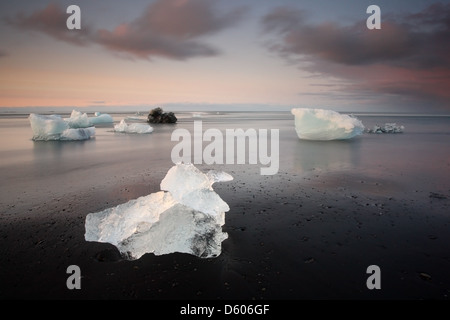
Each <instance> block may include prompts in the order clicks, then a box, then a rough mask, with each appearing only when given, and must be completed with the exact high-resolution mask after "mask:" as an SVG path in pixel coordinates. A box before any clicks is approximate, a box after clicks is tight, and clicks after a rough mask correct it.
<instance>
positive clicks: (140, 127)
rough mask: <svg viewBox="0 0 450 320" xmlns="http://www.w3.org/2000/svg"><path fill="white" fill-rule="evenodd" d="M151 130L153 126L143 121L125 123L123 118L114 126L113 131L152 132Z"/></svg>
mask: <svg viewBox="0 0 450 320" xmlns="http://www.w3.org/2000/svg"><path fill="white" fill-rule="evenodd" d="M153 130H154V129H153V127H151V126H150V125H148V124H145V123H131V124H127V122H126V121H125V119H122V120H121V121H120V123H119V124H116V125H115V126H114V131H116V132H121V133H152V132H153Z"/></svg>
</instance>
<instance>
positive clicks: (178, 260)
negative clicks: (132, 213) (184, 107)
mask: <svg viewBox="0 0 450 320" xmlns="http://www.w3.org/2000/svg"><path fill="white" fill-rule="evenodd" d="M207 121H208V120H207V119H204V123H208V125H209V126H211V127H215V126H216V127H217V126H218V127H219V128H225V127H227V126H230V123H225V124H223V123H220V124H218V123H216V122H214V121H212V122H207ZM446 121H448V120H446ZM242 123H244V122H242ZM242 123H238V124H237V125H233V127H235V126H237V127H239V126H240V125H241V124H242ZM177 125H178V126H179V127H183V126H187V127H189V126H190V125H191V122H190V120H189V121H188V120H186V121H185V122H183V120H182V121H180V123H179V124H177ZM247 126H248V127H252V126H254V127H259V126H260V127H268V128H271V127H275V126H277V127H279V128H280V170H279V172H278V173H277V174H276V175H273V176H261V175H260V174H259V168H260V166H259V165H248V164H245V165H213V166H207V165H199V166H198V168H199V169H201V170H202V171H206V170H209V169H219V170H223V171H226V172H228V173H230V174H231V175H232V176H233V177H234V180H233V181H230V182H223V183H218V184H217V185H214V190H215V191H216V192H217V193H218V194H219V195H220V196H221V197H222V199H223V200H225V201H226V202H227V203H228V205H229V206H230V211H229V212H227V213H226V223H225V225H224V226H223V231H224V232H227V233H228V239H226V240H225V241H224V242H223V243H222V253H221V255H220V256H218V257H216V258H211V259H201V258H198V257H195V256H192V255H189V254H182V253H174V254H169V255H163V256H155V255H153V254H146V255H144V256H143V257H142V258H140V259H139V260H134V261H128V260H124V259H122V258H121V256H120V254H119V252H118V251H117V249H116V248H115V247H114V246H113V245H110V244H107V243H96V242H87V241H85V240H84V232H85V228H84V223H85V218H86V215H87V214H88V213H91V212H97V211H100V210H103V209H106V208H108V207H112V206H116V205H118V204H121V203H124V202H126V201H128V200H131V199H135V198H137V197H139V196H143V195H147V194H149V193H152V192H156V191H159V190H160V186H159V184H160V182H161V180H162V179H163V178H164V176H165V174H166V172H167V170H168V169H169V168H170V167H171V166H172V165H173V164H172V163H170V150H171V148H172V146H173V143H163V142H162V141H166V140H164V139H168V141H169V142H170V132H171V131H172V130H173V127H170V126H159V127H158V126H156V127H155V132H154V133H152V134H151V136H146V137H137V136H134V137H132V138H130V137H129V136H123V135H122V136H115V134H114V133H111V132H110V130H111V129H110V128H100V129H99V130H98V131H97V137H96V138H95V140H94V141H86V142H76V143H71V144H65V145H61V144H60V143H58V142H49V143H47V142H32V141H29V143H31V144H33V147H32V148H33V151H34V152H35V158H34V159H32V160H30V161H27V162H26V163H17V164H14V163H6V164H5V163H4V165H3V166H2V174H3V177H4V178H3V181H2V199H1V200H2V202H1V208H2V209H1V211H2V212H1V215H0V235H1V240H2V241H1V245H0V256H1V270H2V271H1V274H0V298H1V299H13V300H17V299H19V300H23V299H24V300H36V299H38V300H54V299H57V300H77V299H95V300H111V299H119V300H140V299H142V300H144V299H145V300H157V301H162V300H169V301H177V302H182V301H184V300H186V301H192V300H198V301H200V300H213V301H216V300H242V301H244V300H248V301H253V300H258V301H270V300H423V299H424V300H430V299H432V300H448V299H449V297H450V273H449V271H448V270H450V245H449V243H450V232H449V230H450V216H449V212H450V211H449V185H448V179H447V178H448V177H449V170H448V168H449V165H450V163H449V158H448V157H447V158H446V157H442V154H444V155H448V152H449V151H448V142H447V144H445V143H446V142H445V137H448V132H446V133H444V135H443V137H444V138H443V140H439V139H438V141H444V142H439V143H440V145H439V143H438V145H432V147H433V148H436V150H440V151H441V152H442V154H440V153H439V152H437V153H434V154H430V155H429V157H430V158H429V159H432V158H433V157H436V158H439V159H441V162H440V163H439V164H437V165H436V166H438V168H437V169H438V170H441V171H440V172H441V173H442V176H441V179H440V180H439V181H438V180H436V179H435V178H434V176H433V174H434V173H435V170H432V171H433V173H432V174H428V173H427V170H428V169H427V168H423V170H422V172H419V169H418V168H420V166H421V163H427V162H428V160H429V159H428V158H425V159H424V160H420V161H421V162H420V161H419V160H417V161H419V162H417V161H411V160H412V159H411V157H409V155H410V154H409V153H408V152H414V153H416V154H417V155H419V154H423V153H424V151H425V150H424V149H421V150H415V149H411V148H410V149H408V148H407V147H406V148H405V149H404V150H403V151H402V152H400V153H396V154H394V153H390V156H386V155H384V156H383V157H381V156H380V153H379V150H380V149H376V148H374V149H373V150H377V151H378V153H374V155H367V150H366V149H365V146H364V145H365V144H367V143H369V142H368V141H370V140H371V139H379V140H378V142H379V143H381V139H383V143H384V144H385V145H387V143H388V141H389V139H405V140H403V142H396V145H397V146H398V145H401V144H402V143H404V142H405V141H408V137H407V136H406V134H407V133H405V134H404V136H403V137H402V138H396V137H392V138H391V137H389V138H387V137H386V136H377V137H375V136H370V137H369V136H365V137H357V138H356V139H355V141H352V142H350V141H347V142H339V143H334V147H330V144H328V146H325V145H322V146H318V145H316V144H315V143H313V142H301V141H299V139H298V138H297V137H296V136H295V132H294V131H293V129H292V119H290V117H289V116H287V118H286V119H285V120H282V121H279V123H276V122H267V120H266V119H265V120H264V121H263V122H262V123H257V122H249V123H248V124H247ZM411 130H413V129H412V128H411ZM419 131H420V130H419ZM27 133H28V132H27ZM414 134H416V137H417V135H418V134H419V133H411V136H414ZM158 135H159V136H158ZM411 136H410V137H411ZM109 139H111V140H109ZM113 139H122V142H124V143H127V144H141V143H147V144H146V145H144V144H142V146H145V147H143V148H142V149H143V150H144V149H145V150H146V151H145V152H144V151H141V152H136V153H133V150H138V147H132V148H133V150H132V151H127V150H123V149H122V150H119V149H117V150H116V149H114V147H113V145H114V143H115V142H112V140H113ZM125 139H128V140H129V142H126V141H125ZM133 139H134V140H133ZM158 139H159V140H158ZM105 141H107V142H105ZM156 141H159V143H158V144H157V146H156V144H155V145H154V146H153V147H149V143H150V142H155V143H156ZM371 141H372V143H373V144H374V143H375V144H377V143H378V142H373V141H374V140H371ZM27 143H28V142H27ZM102 143H104V144H105V145H107V146H108V150H106V151H102V152H103V154H104V157H103V158H102V159H100V158H98V157H92V158H90V157H89V155H88V154H92V152H91V151H87V149H89V148H90V149H94V148H102V147H99V145H101V144H102ZM308 143H309V145H308ZM299 146H300V149H301V150H305V149H304V148H305V146H306V147H307V148H309V150H316V151H315V153H314V155H313V156H314V157H315V159H316V160H314V159H313V160H311V159H310V158H308V159H306V158H305V159H304V161H303V160H302V161H303V162H302V163H299V160H298V159H299V158H298V156H299V155H300V153H298V152H299V151H298V150H300V149H296V147H299ZM445 146H446V147H447V149H445V148H444V150H442V149H443V147H445ZM130 148H131V147H130ZM149 148H150V149H149ZM302 148H303V149H302ZM317 148H319V149H320V150H322V151H317V150H319V149H317ZM333 148H337V149H336V150H341V151H342V150H343V149H346V148H350V149H351V150H359V151H358V155H356V156H355V155H352V154H351V151H350V153H349V154H350V156H349V159H350V160H348V159H347V158H345V157H347V156H346V155H345V154H347V153H343V155H344V158H340V159H337V160H336V159H335V160H329V161H327V160H324V153H322V152H324V149H328V151H330V154H332V152H333V150H334V149H333ZM386 148H388V149H389V147H388V146H387V147H386ZM430 148H431V147H430ZM74 149H77V150H74ZM78 149H79V150H78ZM68 150H69V151H68ZM414 150H415V151H414ZM17 152H22V151H17ZM69 152H71V154H72V155H78V156H77V158H76V159H74V158H73V157H72V158H71V159H69V160H70V161H69V160H68V159H66V160H67V161H66V162H64V161H62V160H64V159H65V158H64V157H65V155H66V154H68V153H69ZM36 153H38V155H37V156H36ZM150 154H151V155H152V157H147V156H148V155H150ZM376 154H378V157H377V156H376ZM341 155H342V154H341ZM371 156H373V157H375V160H373V161H374V163H378V165H377V166H375V168H373V171H371V170H366V168H367V167H368V165H367V163H365V162H364V161H365V159H366V157H368V158H370V157H371ZM46 157H47V158H46ZM57 157H60V158H59V159H60V160H55V159H57ZM309 157H311V155H309ZM355 157H356V158H357V160H355V159H354V158H355ZM4 159H5V158H4ZM330 159H331V158H330ZM380 159H384V160H383V161H382V160H380ZM40 160H42V163H39V161H40ZM310 160H311V161H312V162H313V163H312V165H309V161H310ZM377 161H378V162H377ZM402 161H405V164H404V165H403V167H404V169H402V164H401V162H402ZM408 161H411V163H409V164H407V162H408ZM44 162H46V163H47V164H48V165H46V164H45V163H44ZM58 163H59V165H60V166H59V165H58ZM305 163H308V166H307V168H306V167H305ZM355 163H356V164H357V165H355ZM414 163H415V164H416V165H417V166H418V168H417V169H414V168H413V167H414ZM302 165H303V167H302ZM370 166H371V165H370ZM408 166H409V169H406V167H408ZM429 166H430V167H433V163H429ZM436 166H435V168H436ZM411 168H412V169H411ZM442 168H444V169H445V170H444V171H442ZM414 170H416V172H417V173H418V175H417V176H415V177H414V176H411V175H409V176H408V174H409V173H410V172H411V171H414ZM430 170H431V169H430ZM405 175H406V176H405ZM31 181H34V183H32V182H31ZM410 181H415V182H416V183H413V182H411V183H410ZM434 181H435V182H436V184H433V183H434ZM70 265H77V266H79V267H80V269H81V276H82V277H81V289H79V290H76V289H75V290H69V289H68V288H67V286H66V280H67V278H68V277H69V274H67V273H66V270H67V267H68V266H70ZM370 265H377V266H379V267H380V270H381V289H379V290H377V289H373V290H369V289H368V288H367V286H366V281H367V278H368V277H369V276H370V275H369V274H367V273H366V270H367V267H368V266H370Z"/></svg>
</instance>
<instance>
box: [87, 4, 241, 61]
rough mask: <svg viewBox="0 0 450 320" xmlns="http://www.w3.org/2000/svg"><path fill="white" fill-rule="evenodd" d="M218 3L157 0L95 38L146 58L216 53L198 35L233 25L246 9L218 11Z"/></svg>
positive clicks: (185, 57) (98, 41)
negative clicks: (216, 8) (139, 14)
mask: <svg viewBox="0 0 450 320" xmlns="http://www.w3.org/2000/svg"><path fill="white" fill-rule="evenodd" d="M215 4H216V1H211V0H158V1H156V2H154V3H152V4H151V5H149V6H148V7H147V9H146V10H145V11H144V12H143V14H142V15H141V16H140V17H139V18H137V19H135V20H134V21H132V22H130V23H124V24H121V25H119V26H117V27H116V28H115V29H114V30H113V31H109V30H105V29H102V30H99V31H98V32H97V34H96V38H95V41H96V42H97V43H99V44H101V45H103V46H105V47H106V48H108V49H110V50H112V51H114V52H121V53H125V54H128V55H130V56H132V57H137V58H143V59H149V58H151V57H153V56H162V57H166V58H171V59H177V60H184V59H188V58H192V57H197V56H214V55H217V54H219V51H218V50H217V49H215V48H213V47H211V46H210V45H208V44H206V43H204V42H202V41H200V40H199V38H200V37H202V36H204V35H208V34H212V33H215V32H218V31H220V30H223V29H224V28H227V27H230V26H233V25H234V24H235V23H236V22H237V21H239V20H240V19H241V18H242V16H243V14H244V12H245V9H244V8H237V9H235V10H231V11H229V12H224V13H220V14H219V13H218V12H217V11H216V10H215Z"/></svg>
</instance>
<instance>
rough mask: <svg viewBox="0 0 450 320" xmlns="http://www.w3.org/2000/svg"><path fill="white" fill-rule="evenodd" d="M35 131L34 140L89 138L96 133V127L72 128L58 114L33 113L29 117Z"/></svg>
mask: <svg viewBox="0 0 450 320" xmlns="http://www.w3.org/2000/svg"><path fill="white" fill-rule="evenodd" d="M28 119H29V120H30V124H31V130H32V131H33V138H32V139H33V140H35V141H38V140H42V141H50V140H63V141H71V140H88V139H90V138H91V137H93V136H94V135H95V127H88V128H71V127H70V125H69V123H68V122H67V121H65V120H64V119H63V118H61V117H60V116H58V115H48V116H47V115H39V114H34V113H31V114H30V115H29V117H28Z"/></svg>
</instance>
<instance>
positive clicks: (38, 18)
mask: <svg viewBox="0 0 450 320" xmlns="http://www.w3.org/2000/svg"><path fill="white" fill-rule="evenodd" d="M69 16H70V15H69V14H67V13H66V12H65V10H64V9H63V8H61V7H60V6H59V5H58V4H55V3H50V4H49V5H47V7H45V8H44V9H42V10H39V11H36V12H34V13H32V14H30V15H25V14H23V13H18V14H17V15H16V16H15V17H12V18H6V22H7V23H9V24H10V25H13V26H16V27H18V28H20V29H23V30H31V31H38V32H42V33H44V34H47V35H49V36H51V37H53V38H56V39H58V40H61V41H65V42H69V43H71V44H75V45H86V44H87V43H88V42H89V41H90V34H91V31H90V28H89V27H87V26H83V25H82V28H81V30H69V29H67V25H66V22H67V19H68V18H69Z"/></svg>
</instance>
